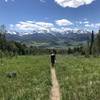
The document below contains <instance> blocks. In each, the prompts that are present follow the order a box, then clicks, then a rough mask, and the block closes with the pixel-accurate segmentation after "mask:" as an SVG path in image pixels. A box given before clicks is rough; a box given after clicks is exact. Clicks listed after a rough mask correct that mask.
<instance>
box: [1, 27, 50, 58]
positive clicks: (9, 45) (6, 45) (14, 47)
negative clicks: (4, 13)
mask: <svg viewBox="0 0 100 100" xmlns="http://www.w3.org/2000/svg"><path fill="white" fill-rule="evenodd" d="M6 34H7V31H6V28H5V26H4V25H1V26H0V56H4V55H5V56H17V55H36V54H44V53H45V54H46V53H49V49H40V48H37V47H33V46H27V45H26V44H23V43H20V42H16V41H7V40H6Z"/></svg>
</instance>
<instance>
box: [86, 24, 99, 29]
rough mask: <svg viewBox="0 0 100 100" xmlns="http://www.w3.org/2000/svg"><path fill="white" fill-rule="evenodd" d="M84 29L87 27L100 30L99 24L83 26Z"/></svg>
mask: <svg viewBox="0 0 100 100" xmlns="http://www.w3.org/2000/svg"><path fill="white" fill-rule="evenodd" d="M85 27H89V28H100V23H95V24H93V23H92V24H85Z"/></svg>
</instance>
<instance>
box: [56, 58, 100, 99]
mask: <svg viewBox="0 0 100 100" xmlns="http://www.w3.org/2000/svg"><path fill="white" fill-rule="evenodd" d="M56 72H57V77H58V80H59V84H60V90H61V93H62V100H100V58H84V57H73V56H58V59H57V65H56Z"/></svg>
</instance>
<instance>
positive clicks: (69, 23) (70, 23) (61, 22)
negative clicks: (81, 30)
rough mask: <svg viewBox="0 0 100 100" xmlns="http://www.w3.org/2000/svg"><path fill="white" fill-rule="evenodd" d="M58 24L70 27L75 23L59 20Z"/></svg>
mask: <svg viewBox="0 0 100 100" xmlns="http://www.w3.org/2000/svg"><path fill="white" fill-rule="evenodd" d="M56 24H57V25H58V26H69V25H72V24H73V23H72V22H71V21H69V20H67V19H61V20H57V21H56Z"/></svg>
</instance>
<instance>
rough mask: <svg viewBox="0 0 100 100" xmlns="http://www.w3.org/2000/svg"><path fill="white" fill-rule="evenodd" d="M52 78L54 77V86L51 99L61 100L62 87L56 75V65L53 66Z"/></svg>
mask: <svg viewBox="0 0 100 100" xmlns="http://www.w3.org/2000/svg"><path fill="white" fill-rule="evenodd" d="M51 79H52V88H51V94H50V99H51V100H60V87H59V83H58V80H57V76H56V70H55V68H54V67H51Z"/></svg>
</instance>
